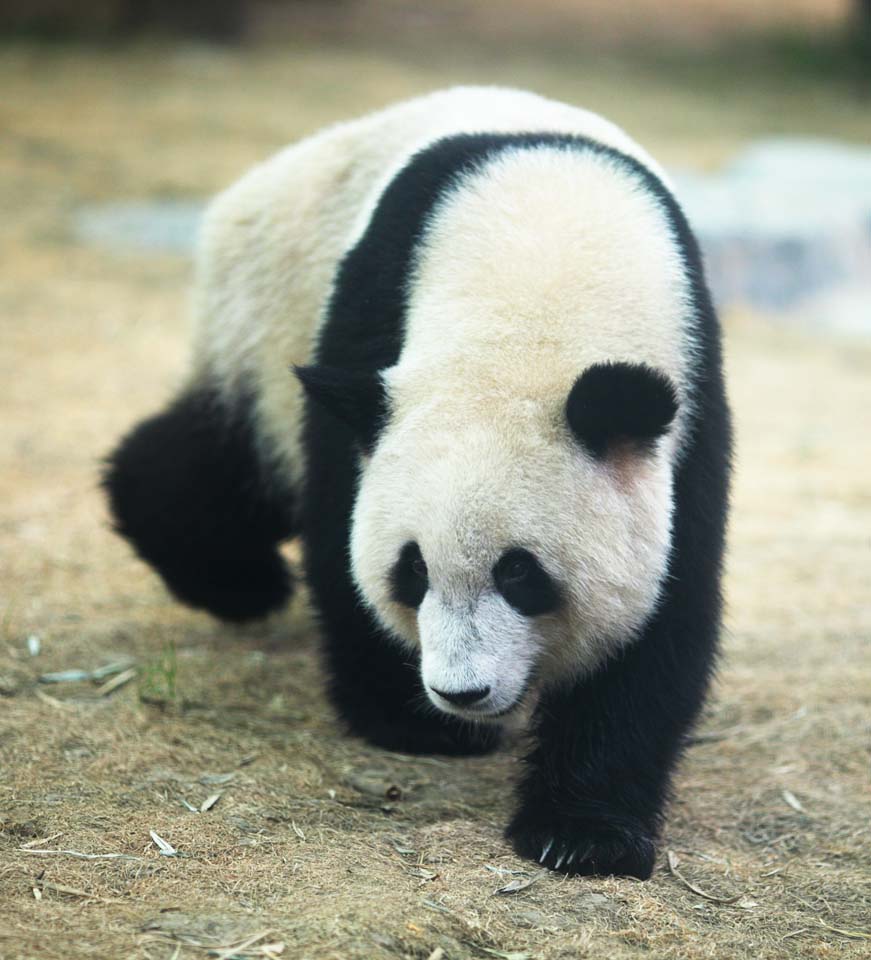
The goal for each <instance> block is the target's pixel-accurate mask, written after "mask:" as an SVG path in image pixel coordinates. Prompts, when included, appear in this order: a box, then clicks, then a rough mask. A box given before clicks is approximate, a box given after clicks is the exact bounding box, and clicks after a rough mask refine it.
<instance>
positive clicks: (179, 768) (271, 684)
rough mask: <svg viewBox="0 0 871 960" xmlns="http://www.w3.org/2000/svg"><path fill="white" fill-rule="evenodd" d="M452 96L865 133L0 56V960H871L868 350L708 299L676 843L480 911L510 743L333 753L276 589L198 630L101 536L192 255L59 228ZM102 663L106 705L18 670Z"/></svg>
mask: <svg viewBox="0 0 871 960" xmlns="http://www.w3.org/2000/svg"><path fill="white" fill-rule="evenodd" d="M459 78H462V79H468V78H474V79H510V80H513V81H514V82H517V83H529V84H531V85H533V86H535V87H537V88H539V89H542V90H545V91H546V92H551V93H557V94H560V95H563V96H569V97H571V98H572V99H575V100H585V101H587V102H590V103H591V104H592V105H593V106H596V107H599V108H600V109H605V110H608V111H609V112H610V113H612V114H615V115H616V116H617V117H618V118H619V119H622V120H623V121H624V122H626V123H627V124H628V125H629V126H630V127H631V128H632V129H633V130H634V131H635V132H637V133H638V134H639V135H640V136H641V137H642V138H643V139H645V140H647V141H648V142H649V143H651V145H652V146H653V147H654V148H656V149H658V150H659V152H660V153H661V154H663V155H665V156H666V158H667V159H670V160H676V159H678V160H679V159H692V158H696V157H698V158H700V159H701V161H702V162H712V161H714V160H716V159H718V158H720V157H722V156H723V155H724V154H725V153H726V152H727V151H728V150H729V149H731V148H732V147H733V146H734V145H735V144H737V143H740V142H741V141H742V140H743V139H744V138H746V137H748V136H752V135H756V134H758V133H760V132H764V131H765V130H769V129H771V128H772V127H782V128H783V129H788V128H789V126H793V127H794V126H796V125H797V126H799V127H800V128H801V129H804V130H807V131H810V132H819V133H823V132H826V131H830V132H833V133H837V134H841V135H844V136H855V137H859V136H861V131H862V129H863V127H862V124H865V129H866V130H867V125H868V120H867V115H866V114H865V113H862V112H861V111H860V110H859V108H858V107H854V106H851V105H850V104H849V102H847V101H846V100H845V99H844V97H843V96H842V95H841V93H840V92H838V91H826V90H819V91H817V93H816V95H815V96H814V97H813V98H808V97H806V96H805V97H804V100H802V87H801V84H800V83H798V84H797V85H796V84H789V83H786V82H785V81H784V82H783V84H782V85H781V87H780V88H779V87H778V84H777V82H772V84H771V85H770V86H769V87H768V88H766V89H763V90H759V91H757V92H755V93H754V91H753V90H752V89H751V85H750V84H749V82H748V83H747V84H742V83H738V84H737V85H736V86H735V87H733V88H732V89H731V90H730V91H728V92H726V93H722V94H721V95H720V97H719V98H718V99H717V100H716V101H714V100H713V99H712V98H711V96H710V91H708V92H706V91H705V89H704V88H703V87H704V85H702V88H701V89H688V88H687V87H685V86H683V85H682V84H679V83H677V84H675V83H674V82H673V80H670V79H669V78H668V76H667V75H666V76H665V77H663V76H662V75H660V74H650V75H648V74H646V73H644V72H643V71H642V70H641V69H640V68H638V67H637V66H635V65H633V64H632V63H628V64H623V65H620V64H617V65H615V64H611V65H610V66H608V65H607V64H606V65H604V66H601V65H583V66H580V67H578V66H571V67H569V66H568V65H566V64H565V63H554V62H549V63H545V62H540V63H538V64H536V63H535V62H534V61H533V60H531V59H529V58H526V57H520V58H519V59H517V60H516V61H514V60H510V61H508V62H504V61H503V62H501V63H495V62H490V63H483V64H480V65H478V66H476V67H474V69H473V68H471V67H469V68H468V69H467V70H465V72H464V71H463V70H458V69H456V66H455V65H454V68H453V69H452V70H451V71H450V74H449V75H448V73H447V72H446V71H445V70H444V69H443V68H440V67H438V66H437V65H431V64H430V65H427V64H420V63H417V64H413V63H411V62H408V61H405V60H403V59H402V58H401V57H394V58H389V57H383V56H380V57H379V56H375V55H372V54H366V53H365V52H360V51H358V52H356V53H351V52H346V53H340V52H338V51H336V50H323V51H318V52H313V51H308V52H306V51H297V52H295V53H293V52H292V53H290V54H286V55H282V54H280V53H279V52H277V51H273V52H266V53H263V54H260V55H255V54H253V53H246V54H242V55H239V56H231V55H220V56H219V55H213V54H206V53H203V52H198V51H182V50H174V51H169V52H167V53H165V54H164V55H162V56H161V57H160V58H157V57H156V55H155V52H154V51H152V50H149V49H142V50H138V51H132V52H128V53H126V54H111V53H108V52H105V51H103V52H92V53H91V54H85V53H82V52H79V53H76V52H70V51H63V50H61V51H55V52H54V53H50V54H46V53H44V52H40V51H37V50H35V49H32V48H26V47H19V48H13V49H8V50H6V51H4V52H3V54H2V56H0V86H2V89H3V91H4V95H3V99H2V104H0V111H2V115H0V126H2V128H3V130H4V136H5V140H4V145H3V149H2V151H0V206H2V209H3V210H4V231H3V234H2V237H0V258H2V263H3V271H2V274H0V383H2V384H3V386H2V398H3V399H2V405H3V416H2V419H0V563H2V583H0V905H2V906H0V956H2V957H3V958H4V960H14V958H33V957H39V958H41V960H51V958H58V960H60V958H64V960H67V958H70V957H86V956H87V957H113V958H115V957H146V958H154V960H158V958H160V960H162V958H166V960H170V958H173V957H179V958H200V957H202V958H205V957H207V956H210V955H211V956H230V955H232V956H246V957H255V956H259V957H269V956H282V957H292V958H297V957H302V958H336V960H354V958H359V960H364V958H365V960H373V958H375V960H377V958H393V957H413V958H419V960H425V958H433V960H437V958H439V957H443V958H445V960H458V958H466V957H470V958H480V960H486V958H491V957H496V958H500V957H501V958H503V960H505V958H511V957H513V958H515V960H521V958H524V957H526V958H536V960H539V958H540V960H554V958H565V960H568V958H576V957H582V956H591V957H607V958H615V960H620V958H636V957H641V956H653V957H657V958H659V957H686V958H706V957H736V958H749V957H752V958H754V960H766V958H780V957H801V958H829V957H831V958H835V957H837V958H850V957H866V956H869V955H871V940H869V939H868V937H869V935H871V836H869V832H868V824H869V821H871V799H869V790H868V780H869V778H868V762H869V754H868V719H869V703H871V655H869V647H868V644H869V633H871V603H869V598H871V562H869V545H871V495H869V488H868V477H869V474H871V451H869V448H868V445H867V442H866V441H865V433H864V431H866V430H867V425H866V424H865V423H864V422H863V421H864V420H867V411H868V410H869V409H871V347H869V345H867V344H846V343H840V342H827V341H824V340H821V339H808V338H804V337H802V336H800V335H797V334H795V333H793V332H790V331H789V330H788V329H786V328H785V327H777V326H773V325H766V324H764V323H763V322H761V321H760V320H759V318H753V317H747V316H737V315H736V316H730V317H728V318H727V341H728V352H729V367H730V379H731V384H732V395H733V400H734V404H735V408H736V412H737V421H738V430H739V436H740V446H739V458H738V473H737V478H736V479H737V485H736V493H735V515H734V517H735V518H734V523H733V527H732V551H731V559H730V565H729V576H728V597H729V608H730V612H729V617H728V626H729V629H728V633H727V637H726V644H725V657H724V661H723V668H722V671H721V677H720V681H719V684H718V689H717V695H716V698H715V699H714V700H713V701H712V703H711V706H710V709H709V711H708V714H707V716H706V719H705V722H704V724H703V726H702V728H701V730H700V736H699V739H698V742H697V743H696V745H695V746H694V747H693V748H692V749H691V750H690V751H689V753H688V755H687V758H686V762H685V763H684V765H683V768H682V772H681V776H680V779H679V784H678V799H677V801H676V803H675V805H674V808H673V811H672V816H671V820H670V823H669V826H668V831H667V835H666V838H665V847H667V848H668V849H670V850H672V851H674V852H675V853H676V855H677V861H675V863H674V864H673V869H669V866H668V863H667V862H666V858H665V856H663V857H662V858H661V863H660V867H659V869H658V871H657V873H656V875H655V877H654V879H653V880H652V881H651V882H650V883H648V884H638V883H634V882H630V881H622V880H610V879H593V880H582V879H571V880H566V879H563V878H560V877H556V876H551V875H546V876H542V877H539V878H537V879H536V880H535V882H534V883H532V884H531V885H529V886H527V887H526V888H525V889H522V890H520V891H518V892H516V893H513V894H505V895H501V896H494V895H493V894H494V891H496V890H497V889H498V888H501V887H503V886H505V885H506V883H508V882H509V881H511V880H512V879H516V878H518V877H519V878H521V879H522V878H524V877H526V878H530V877H531V876H533V875H534V873H535V871H534V867H532V865H530V864H527V863H524V862H521V861H519V860H517V859H516V858H515V857H513V856H512V855H511V854H510V853H509V851H508V848H507V847H506V845H505V844H504V843H503V841H502V839H501V826H502V824H503V823H504V821H505V817H506V813H507V810H508V808H509V805H510V802H511V792H510V787H509V784H510V780H511V777H512V775H513V768H514V766H515V763H516V761H515V760H514V758H513V756H512V755H511V754H510V753H508V754H505V755H502V756H499V757H495V758H488V759H484V760H469V761H454V760H452V761H443V760H435V759H430V760H426V759H408V758H404V757H398V756H393V755H388V754H385V753H382V752H379V751H377V750H373V749H370V748H368V747H366V746H365V745H363V744H361V743H359V742H357V741H355V740H352V739H349V738H346V737H345V736H343V735H342V733H341V731H340V730H339V729H338V728H337V726H336V724H335V723H334V721H333V718H332V716H331V713H330V711H329V709H328V707H327V706H326V704H325V702H324V699H323V697H322V695H321V690H320V682H321V681H320V674H319V670H318V666H317V663H316V659H315V657H313V656H312V654H313V651H314V647H315V644H314V638H313V629H312V626H311V623H310V622H309V620H308V619H307V616H306V613H305V610H304V609H303V606H302V604H301V603H300V604H297V605H296V606H295V607H294V608H293V609H292V610H291V611H290V612H289V613H288V614H287V615H284V616H280V617H276V618H274V619H273V620H271V621H269V622H268V623H265V624H263V625H261V626H258V627H254V628H250V629H245V630H233V629H230V628H227V627H223V626H219V625H217V624H215V623H213V622H212V621H211V620H209V619H208V618H207V617H205V616H200V615H197V614H193V613H190V612H188V611H186V610H184V609H182V608H180V607H179V606H177V605H175V604H174V603H173V602H172V601H171V600H170V599H169V598H168V597H167V596H166V594H165V593H164V591H163V590H162V588H161V587H160V586H159V584H158V583H157V581H156V580H155V578H154V576H153V575H152V574H151V573H150V572H149V571H148V570H146V569H145V568H144V567H143V566H142V565H140V564H139V563H138V562H137V561H136V560H135V559H133V558H132V557H131V556H130V554H129V552H128V550H127V549H126V547H125V546H124V545H123V544H122V543H121V542H120V541H119V540H117V539H116V538H115V537H114V536H113V535H112V534H111V533H110V532H109V530H108V529H107V521H106V517H105V513H104V509H103V506H102V503H101V500H100V497H99V495H98V492H97V489H96V474H97V466H96V465H97V461H98V458H99V457H100V455H101V454H102V453H103V452H104V451H105V450H106V447H107V445H108V444H109V443H110V442H111V441H112V440H113V439H114V438H115V437H116V435H117V434H118V433H119V432H120V431H122V430H123V429H125V428H126V427H127V426H128V425H129V424H130V423H131V422H132V421H133V420H135V419H136V418H137V417H138V416H140V415H142V414H144V413H146V412H148V411H151V410H152V409H153V408H154V407H155V406H156V405H157V404H158V403H159V402H160V401H161V399H162V398H163V397H164V396H165V395H166V394H167V392H168V391H169V390H170V389H171V387H172V384H173V383H174V381H175V380H176V378H177V376H178V375H179V372H180V370H181V368H182V357H183V333H182V331H183V322H182V320H181V317H182V316H183V312H184V301H185V289H186V283H187V266H186V264H184V263H183V262H180V261H178V260H175V259H172V258H160V257H153V258H148V259H133V258H126V259H125V258H123V257H120V256H119V257H113V256H112V255H111V254H109V253H105V252H99V251H94V250H88V249H83V248H80V247H77V246H76V245H75V244H74V243H72V241H71V239H70V234H69V230H68V218H69V214H70V212H71V211H72V210H73V209H74V208H75V206H76V205H77V204H79V203H82V202H86V201H92V200H95V199H105V198H110V197H124V196H157V195H167V194H170V195H184V194H188V193H195V194H200V193H203V192H208V191H210V190H213V189H215V188H217V187H218V186H220V185H222V184H223V183H226V182H227V181H228V180H229V179H231V178H232V177H233V176H235V175H236V174H237V173H238V172H240V171H241V170H242V169H243V168H244V167H245V166H246V165H247V164H248V163H250V162H251V161H253V160H255V159H256V158H258V157H259V156H261V155H263V153H264V152H266V151H267V150H269V149H271V148H272V147H274V146H276V145H277V144H278V143H280V142H282V141H284V140H286V139H288V138H290V137H292V136H295V135H297V134H298V133H300V132H302V131H304V130H306V129H311V128H312V127H314V126H316V125H318V124H319V123H321V122H322V121H324V120H330V119H334V118H337V117H339V116H341V115H344V114H346V113H348V112H353V111H355V110H359V109H363V108H366V107H368V106H370V105H372V104H374V103H377V102H384V101H386V100H388V99H391V98H393V97H395V96H399V95H404V94H408V93H411V92H415V91H417V90H419V89H423V88H427V87H430V86H434V85H436V84H438V83H443V82H446V80H448V79H451V80H456V79H459ZM618 79H619V86H617V85H616V84H617V81H618ZM793 87H796V88H795V89H793ZM584 91H588V92H589V96H585V95H584ZM804 92H805V93H806V91H804ZM788 125H789V126H788ZM862 412H865V415H864V417H862V416H861V413H862ZM31 635H35V636H38V638H39V641H40V644H39V645H40V652H39V653H38V654H37V655H36V656H33V655H31V653H30V652H29V651H28V644H27V638H28V637H29V636H31ZM130 656H132V657H133V658H135V662H136V666H137V671H138V673H137V676H136V678H135V679H134V680H131V681H129V682H127V683H123V684H121V685H120V686H119V687H117V688H116V689H115V690H114V691H112V690H109V691H107V690H105V689H103V690H102V691H101V690H100V688H99V684H105V683H106V679H105V678H103V679H101V680H99V681H83V682H79V683H64V684H56V685H46V684H40V683H38V682H37V678H38V676H40V675H42V674H45V673H48V672H52V671H60V670H66V669H70V668H78V667H81V668H85V669H88V670H90V669H93V668H95V667H99V666H101V665H102V664H105V663H107V662H110V661H118V660H121V659H123V658H124V657H130ZM391 788H399V795H397V790H396V789H391ZM216 794H218V795H219V796H218V798H217V800H215V799H214V797H215V795H216ZM206 801H211V803H212V805H211V807H210V808H209V809H207V810H206V811H205V812H198V811H199V808H200V807H201V806H202V805H204V804H205V802H206ZM190 807H193V808H195V809H194V810H191V809H190ZM150 831H154V832H155V833H156V834H157V835H158V836H159V837H160V838H161V839H162V840H164V841H166V842H167V843H168V844H170V845H171V847H172V848H173V849H174V850H176V851H177V855H174V856H164V855H161V853H160V851H159V845H158V844H156V843H155V841H154V840H153V839H152V838H151V835H150ZM38 851H39V852H38ZM49 851H74V852H78V853H85V854H101V855H102V854H115V855H117V854H124V855H125V856H124V857H118V856H113V857H101V858H98V859H81V858H79V857H76V856H73V855H71V854H68V853H67V854H64V853H57V852H55V853H50V852H49ZM519 870H523V871H527V873H526V874H515V873H511V872H508V871H519ZM281 944H284V947H283V950H282V947H281ZM439 950H441V951H442V952H441V953H439ZM210 951H212V952H211V953H210Z"/></svg>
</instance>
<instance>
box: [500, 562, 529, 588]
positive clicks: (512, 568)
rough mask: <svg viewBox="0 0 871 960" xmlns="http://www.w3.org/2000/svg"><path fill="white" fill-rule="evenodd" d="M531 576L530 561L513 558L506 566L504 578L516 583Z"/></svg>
mask: <svg viewBox="0 0 871 960" xmlns="http://www.w3.org/2000/svg"><path fill="white" fill-rule="evenodd" d="M527 576H529V563H528V562H527V561H526V560H525V559H523V560H512V561H511V562H510V563H509V564H508V565H507V566H506V568H505V571H504V573H503V574H502V579H503V580H505V581H511V582H512V583H514V582H515V581H517V580H523V578H524V577H527Z"/></svg>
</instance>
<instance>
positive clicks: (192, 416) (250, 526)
mask: <svg viewBox="0 0 871 960" xmlns="http://www.w3.org/2000/svg"><path fill="white" fill-rule="evenodd" d="M249 414H250V404H248V403H240V404H239V405H238V406H237V407H235V408H234V409H233V410H232V411H231V410H229V409H228V408H227V407H226V406H225V405H224V404H223V403H222V402H221V400H220V399H219V398H218V397H217V396H216V395H215V394H213V393H211V392H210V391H206V390H203V391H200V392H192V393H187V394H184V395H182V396H181V397H179V398H178V399H177V400H176V401H175V402H174V403H173V404H172V405H171V406H170V407H169V408H168V409H167V410H166V411H165V412H164V413H161V414H158V415H157V416H155V417H152V418H150V419H148V420H145V421H144V422H143V423H141V424H139V426H137V427H136V428H135V429H134V430H133V431H132V432H131V433H130V434H129V435H128V436H127V437H125V438H124V439H123V440H122V442H121V443H120V445H119V446H118V448H117V449H116V450H115V451H114V452H113V453H112V455H111V456H110V457H109V460H108V464H107V468H106V472H105V476H104V479H103V485H104V487H105V489H106V491H107V493H108V496H109V502H110V506H111V509H112V513H113V515H114V517H115V523H116V528H117V530H118V532H119V533H121V534H122V535H123V536H124V537H126V538H127V539H128V540H129V541H130V542H131V544H132V545H133V547H134V548H135V549H136V552H137V553H138V554H139V555H140V556H141V557H142V558H143V560H146V561H147V562H148V563H150V564H151V565H152V566H153V567H154V568H155V569H156V570H157V572H158V573H159V574H160V575H161V576H162V577H163V579H164V581H165V583H166V585H167V586H168V587H169V589H170V590H171V591H172V592H173V593H174V594H175V595H176V596H177V597H178V598H179V599H180V600H182V601H184V602H185V603H187V604H190V606H192V607H199V608H202V609H205V610H208V611H209V612H210V613H212V614H214V615H215V616H217V617H221V618H222V619H225V620H234V621H244V620H250V619H253V618H256V617H261V616H264V615H265V614H267V613H269V612H270V611H272V610H275V609H277V608H279V607H280V606H282V605H283V604H284V603H285V602H286V600H287V599H288V597H289V596H290V593H291V590H292V583H291V578H290V573H289V571H288V569H287V567H286V565H285V563H284V560H283V559H282V557H281V555H280V554H279V553H278V550H277V546H278V544H279V542H280V541H281V540H283V539H286V538H288V537H289V536H291V534H292V532H293V530H292V521H291V506H292V505H291V501H290V496H289V494H287V493H285V492H279V491H278V490H276V489H275V487H274V483H275V481H274V478H271V477H268V476H266V475H265V472H264V470H263V469H262V466H261V463H260V458H259V457H258V454H257V450H256V447H255V443H254V438H253V434H252V430H251V426H250V422H249V419H248V417H249Z"/></svg>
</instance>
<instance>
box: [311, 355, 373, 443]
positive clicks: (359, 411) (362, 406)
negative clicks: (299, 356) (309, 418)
mask: <svg viewBox="0 0 871 960" xmlns="http://www.w3.org/2000/svg"><path fill="white" fill-rule="evenodd" d="M293 371H294V373H295V374H296V376H297V378H298V380H299V382H300V383H301V384H302V385H303V387H304V388H305V391H306V393H307V394H308V395H309V397H311V398H312V399H313V400H316V401H317V402H318V403H320V404H322V405H323V407H324V408H325V409H326V410H328V411H329V412H330V413H332V414H333V416H334V417H336V418H337V419H339V420H341V421H342V422H343V423H345V424H347V425H348V426H349V427H350V428H351V429H352V430H353V431H354V435H355V436H356V438H357V442H358V443H359V444H360V445H361V446H362V448H363V449H364V450H366V451H368V450H371V448H372V446H373V445H374V443H375V438H376V436H377V433H378V429H379V428H380V426H381V424H382V422H383V420H384V418H385V416H386V414H387V400H386V397H385V394H384V388H383V387H382V385H381V379H380V377H378V375H377V374H372V373H359V372H357V371H353V370H343V369H341V368H339V367H325V366H318V367H316V366H312V367H294V368H293Z"/></svg>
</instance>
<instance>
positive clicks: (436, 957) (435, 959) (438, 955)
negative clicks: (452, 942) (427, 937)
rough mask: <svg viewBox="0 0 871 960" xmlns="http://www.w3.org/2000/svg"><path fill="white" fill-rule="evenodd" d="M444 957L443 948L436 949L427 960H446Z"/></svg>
mask: <svg viewBox="0 0 871 960" xmlns="http://www.w3.org/2000/svg"><path fill="white" fill-rule="evenodd" d="M444 955H445V952H444V950H442V948H441V947H436V948H435V950H433V952H432V953H431V954H430V955H429V956H428V957H427V958H426V960H444Z"/></svg>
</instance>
